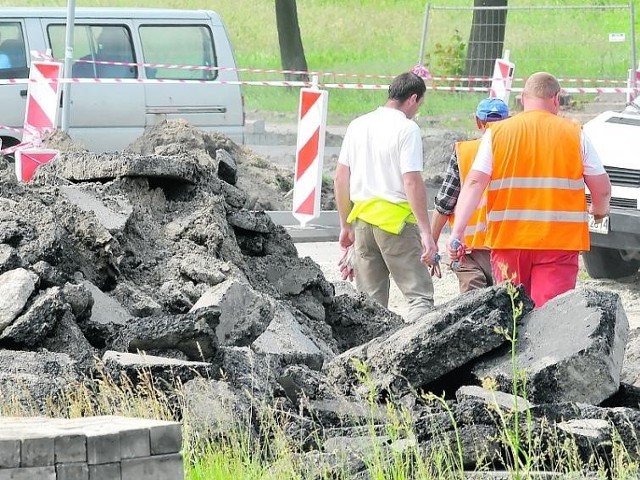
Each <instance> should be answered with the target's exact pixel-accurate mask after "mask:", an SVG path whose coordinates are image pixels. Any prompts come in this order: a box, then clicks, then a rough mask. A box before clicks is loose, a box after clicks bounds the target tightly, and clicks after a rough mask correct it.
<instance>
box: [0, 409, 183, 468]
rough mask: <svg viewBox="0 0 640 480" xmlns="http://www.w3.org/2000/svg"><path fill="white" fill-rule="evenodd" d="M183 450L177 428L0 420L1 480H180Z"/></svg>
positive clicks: (115, 421)
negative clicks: (181, 450)
mask: <svg viewBox="0 0 640 480" xmlns="http://www.w3.org/2000/svg"><path fill="white" fill-rule="evenodd" d="M181 446H182V426H181V425H180V423H176V422H164V421H159V420H146V419H140V418H128V417H118V416H101V417H85V418H74V419H59V418H44V417H34V418H31V417H0V480H182V479H183V478H184V470H183V463H182V453H181V452H180V449H181Z"/></svg>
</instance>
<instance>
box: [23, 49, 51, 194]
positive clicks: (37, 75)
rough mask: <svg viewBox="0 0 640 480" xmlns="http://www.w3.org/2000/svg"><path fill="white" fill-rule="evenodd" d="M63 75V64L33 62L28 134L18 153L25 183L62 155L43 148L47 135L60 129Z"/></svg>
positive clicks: (25, 118)
mask: <svg viewBox="0 0 640 480" xmlns="http://www.w3.org/2000/svg"><path fill="white" fill-rule="evenodd" d="M61 75H62V64H61V63H59V62H36V61H33V62H31V70H30V72H29V85H28V87H27V108H26V111H25V115H24V131H23V134H22V142H21V143H20V145H18V148H17V149H16V151H15V156H16V159H15V168H16V177H17V178H18V180H20V181H22V182H28V181H29V180H31V178H32V177H33V174H34V173H35V171H36V169H37V168H38V167H39V166H40V165H42V164H44V163H48V162H50V161H52V160H53V159H55V158H56V157H57V155H58V153H59V152H58V151H57V150H51V149H42V148H40V143H41V142H42V137H43V136H44V134H46V133H47V132H51V131H53V130H55V128H56V121H57V117H58V108H59V106H60V92H61V84H60V82H59V80H60V77H61Z"/></svg>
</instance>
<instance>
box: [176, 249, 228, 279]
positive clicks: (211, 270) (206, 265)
mask: <svg viewBox="0 0 640 480" xmlns="http://www.w3.org/2000/svg"><path fill="white" fill-rule="evenodd" d="M223 268H224V263H223V262H220V261H219V260H217V259H215V258H211V257H209V256H206V255H197V254H190V255H187V256H185V257H184V258H183V259H181V260H179V265H178V270H179V272H180V274H181V275H182V276H184V277H185V278H187V279H189V280H191V281H193V282H194V283H196V284H197V283H206V284H208V285H218V284H219V283H221V282H223V281H224V280H225V278H226V274H225V273H224V272H222V269H223Z"/></svg>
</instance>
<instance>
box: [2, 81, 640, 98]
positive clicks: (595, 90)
mask: <svg viewBox="0 0 640 480" xmlns="http://www.w3.org/2000/svg"><path fill="white" fill-rule="evenodd" d="M34 81H35V80H30V79H26V78H10V79H5V80H0V85H19V84H28V83H33V82H34ZM45 81H47V80H45ZM58 82H59V83H74V84H93V83H95V84H105V85H106V84H118V83H120V84H132V83H133V84H137V83H147V84H160V83H166V84H173V83H186V84H207V85H245V86H263V87H310V86H311V82H300V81H282V80H277V81H259V80H256V81H249V80H179V79H143V78H61V79H60V80H59V81H58ZM318 86H319V87H321V88H326V89H348V90H384V89H387V88H389V85H388V84H365V83H318ZM427 90H431V91H437V92H488V91H489V88H487V87H464V86H457V85H450V86H435V85H427ZM522 90H523V89H522V88H511V89H509V91H510V92H522ZM630 90H631V91H638V90H640V89H639V88H628V87H565V88H563V89H562V91H563V92H564V93H591V94H598V93H627V92H629V91H630Z"/></svg>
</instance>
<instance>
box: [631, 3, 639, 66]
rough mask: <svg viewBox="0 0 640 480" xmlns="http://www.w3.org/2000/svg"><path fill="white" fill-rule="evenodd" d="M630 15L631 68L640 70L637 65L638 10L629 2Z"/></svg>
mask: <svg viewBox="0 0 640 480" xmlns="http://www.w3.org/2000/svg"><path fill="white" fill-rule="evenodd" d="M629 15H630V16H631V68H633V69H634V70H635V69H636V68H638V64H637V63H636V62H637V60H636V9H635V7H634V6H633V1H630V2H629Z"/></svg>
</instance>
